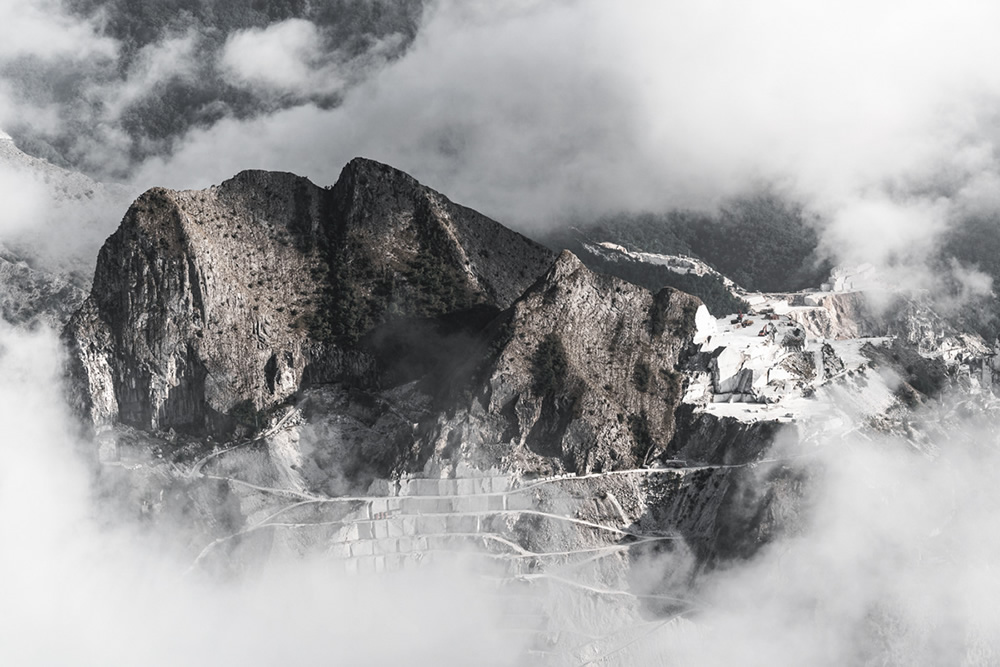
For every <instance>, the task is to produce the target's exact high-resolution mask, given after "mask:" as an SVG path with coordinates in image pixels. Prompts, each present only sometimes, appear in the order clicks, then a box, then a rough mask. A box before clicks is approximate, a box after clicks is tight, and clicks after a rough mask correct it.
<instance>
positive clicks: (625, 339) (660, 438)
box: [433, 251, 701, 474]
mask: <svg viewBox="0 0 1000 667" xmlns="http://www.w3.org/2000/svg"><path fill="white" fill-rule="evenodd" d="M700 305H701V302H700V301H699V300H698V299H696V298H695V297H692V296H690V295H687V294H684V293H683V292H680V291H677V290H673V289H669V288H667V289H664V290H663V291H661V292H660V293H658V294H656V295H653V294H650V293H649V292H648V291H646V290H644V289H642V288H639V287H635V286H634V285H630V284H628V283H626V282H624V281H622V280H619V279H617V278H613V277H611V276H603V275H598V274H595V273H593V272H592V271H590V270H589V269H587V268H586V267H585V266H584V265H583V264H582V263H581V262H580V261H579V260H578V259H577V258H576V257H575V256H574V255H572V254H571V253H569V252H568V251H564V252H563V253H562V255H560V257H559V259H558V260H557V261H556V263H555V264H554V265H553V267H552V268H551V269H550V270H549V272H548V273H547V274H546V275H545V276H544V277H543V278H542V279H541V280H539V281H538V282H537V283H535V284H534V285H533V286H532V287H531V288H530V289H529V290H528V291H527V292H525V294H524V296H522V297H521V298H520V299H518V300H517V301H516V302H515V303H514V305H513V306H512V307H511V308H510V310H509V311H507V312H506V313H504V315H503V316H501V318H499V319H498V320H497V321H496V322H495V323H494V332H493V335H492V337H491V339H490V341H489V344H488V347H489V349H490V350H491V354H490V356H489V357H488V358H487V361H486V362H485V364H484V365H483V366H482V367H481V368H480V369H479V371H478V373H477V377H476V379H475V381H474V382H473V389H472V392H471V393H472V397H471V399H470V400H469V403H468V407H466V408H463V409H462V410H460V411H458V412H456V413H455V415H454V416H453V417H451V418H450V419H447V420H445V421H444V422H443V423H441V424H440V425H439V427H438V429H437V432H436V439H435V441H434V443H433V445H434V450H435V453H436V455H437V456H438V457H439V458H440V459H441V460H442V461H449V460H451V461H457V460H461V459H463V458H464V457H466V456H471V457H473V458H474V459H476V458H477V457H478V460H476V465H478V466H485V467H489V465H494V466H499V467H501V468H504V469H507V470H516V471H530V472H533V473H550V474H552V473H563V472H576V473H580V474H585V473H589V472H601V471H607V470H615V469H623V468H634V467H638V466H641V465H643V464H645V463H650V462H652V461H654V460H655V459H656V458H657V457H658V456H659V455H660V454H662V452H663V450H664V449H665V447H666V445H667V443H668V442H670V440H671V438H672V436H673V432H674V411H675V409H676V407H677V405H678V404H679V402H680V398H681V394H682V391H681V389H682V387H681V382H682V378H681V376H680V375H679V374H678V373H677V372H676V366H677V363H678V359H679V357H680V356H681V354H682V353H683V352H684V350H685V349H686V348H687V347H688V345H689V344H690V343H691V341H692V339H693V337H694V335H695V332H696V326H695V314H696V313H697V311H698V308H699V306H700ZM456 443H462V444H461V445H460V446H457V445H456ZM458 450H460V451H458ZM484 459H485V460H484Z"/></svg>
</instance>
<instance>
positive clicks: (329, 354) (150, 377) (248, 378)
mask: <svg viewBox="0 0 1000 667" xmlns="http://www.w3.org/2000/svg"><path fill="white" fill-rule="evenodd" d="M550 258H551V256H550V254H549V253H548V251H546V250H545V249H544V248H542V247H541V246H539V245H537V244H535V243H533V242H531V241H529V240H528V239H525V238H524V237H521V236H519V235H517V234H515V233H514V232H510V231H508V230H506V229H504V228H503V227H501V226H500V225H498V224H497V223H495V222H493V221H492V220H489V219H488V218H485V217H484V216H481V215H479V214H478V213H475V212H474V211H470V210H468V209H465V208H462V207H460V206H457V205H454V204H452V203H451V202H449V201H448V200H447V199H446V198H444V197H443V196H441V195H439V194H438V193H435V192H434V191H432V190H430V189H428V188H425V187H423V186H421V185H420V184H419V183H417V182H416V181H415V180H413V179H412V178H410V177H409V176H407V175H405V174H403V173H402V172H399V171H396V170H394V169H392V168H390V167H386V166H385V165H380V164H377V163H374V162H371V161H367V160H355V161H353V162H351V163H350V164H349V165H347V167H345V169H344V171H343V173H342V174H341V177H340V179H339V180H338V182H337V184H336V185H334V186H333V187H332V188H329V189H326V188H320V187H317V186H315V185H313V184H312V183H310V182H309V181H307V180H306V179H303V178H300V177H297V176H293V175H291V174H279V173H265V172H243V173H241V174H239V175H237V176H236V177H234V178H233V179H231V180H229V181H226V182H225V183H223V184H222V185H220V186H218V187H216V188H211V189H210V190H208V191H201V192H172V191H168V190H163V189H154V190H151V191H149V192H147V193H145V194H144V195H143V196H141V197H140V198H139V199H137V200H136V202H135V203H134V204H133V205H132V207H131V208H130V209H129V211H128V213H127V214H126V215H125V218H124V220H123V222H122V225H121V227H120V228H119V229H118V231H117V232H115V234H113V235H112V236H111V238H109V239H108V241H107V243H105V245H104V247H103V248H102V249H101V252H100V255H99V257H98V264H97V270H96V272H95V275H94V284H93V288H92V291H91V294H90V296H89V297H88V299H87V301H86V302H85V303H84V305H83V307H82V309H81V310H80V311H79V313H77V315H76V316H74V318H73V319H72V320H71V321H70V323H69V326H68V327H67V329H66V337H67V340H68V341H69V342H70V345H71V349H72V350H73V353H72V358H73V376H74V379H75V380H76V382H77V383H78V384H79V386H80V387H84V388H85V390H84V391H83V392H82V394H81V395H82V404H81V405H82V409H83V411H84V412H85V413H86V414H87V416H88V417H89V418H90V419H91V420H92V421H93V422H94V423H95V424H104V423H116V422H121V423H124V424H129V425H133V426H137V427H140V428H144V429H153V430H157V429H159V430H167V429H171V428H175V429H178V430H186V431H189V432H192V433H198V434H210V435H215V436H220V435H226V434H230V433H232V431H233V429H234V428H235V427H236V426H238V425H239V424H238V422H239V420H240V419H241V418H246V415H247V414H251V413H252V414H256V413H257V412H258V411H261V410H268V409H271V408H273V407H275V406H277V405H278V404H280V403H281V402H282V401H284V400H285V399H287V398H289V397H290V396H292V395H293V394H294V393H295V392H296V391H298V390H299V389H300V388H301V387H302V386H303V385H305V384H317V383H327V382H332V381H337V380H343V379H350V380H351V381H352V382H355V383H358V384H360V385H363V386H372V385H377V384H378V383H379V381H380V378H381V377H383V376H385V375H386V374H392V373H393V372H396V373H404V374H405V372H406V371H405V370H401V369H403V367H405V366H406V365H407V364H408V363H409V362H412V363H414V364H418V365H419V364H420V363H424V361H425V359H424V356H425V355H426V354H427V351H426V350H424V349H421V348H420V344H422V343H423V341H419V342H410V341H408V340H407V339H406V336H405V332H406V331H408V330H410V329H411V327H412V326H414V321H416V323H417V324H426V323H431V322H433V323H436V322H438V321H439V320H442V319H444V318H448V324H449V326H452V327H454V328H456V329H457V330H461V328H462V327H465V326H474V325H476V324H478V323H480V321H481V320H482V318H484V317H489V316H491V315H493V314H495V313H496V312H499V310H500V309H502V308H504V307H506V306H508V305H509V304H510V302H511V301H513V300H514V298H515V297H516V296H517V295H518V294H519V293H520V292H521V291H522V290H523V289H524V288H526V287H527V286H528V285H529V284H530V283H531V282H532V281H533V280H534V279H535V277H536V275H537V274H538V273H540V272H541V271H542V270H543V269H544V267H545V266H546V265H547V264H548V262H549V261H550ZM248 411H249V412H248ZM241 415H242V417H241Z"/></svg>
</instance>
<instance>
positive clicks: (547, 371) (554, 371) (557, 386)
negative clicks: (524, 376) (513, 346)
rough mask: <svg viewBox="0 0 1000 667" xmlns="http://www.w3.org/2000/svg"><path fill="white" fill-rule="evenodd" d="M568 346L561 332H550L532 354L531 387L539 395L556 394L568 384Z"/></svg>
mask: <svg viewBox="0 0 1000 667" xmlns="http://www.w3.org/2000/svg"><path fill="white" fill-rule="evenodd" d="M566 369H567V363H566V348H564V347H563V344H562V341H561V340H560V339H559V334H557V333H554V332H552V333H548V334H546V335H545V338H543V339H542V341H541V342H540V343H539V344H538V347H537V348H536V349H535V353H534V354H533V355H532V356H531V389H532V391H534V392H535V394H536V395H538V396H546V397H547V396H556V395H558V394H560V393H562V391H563V389H564V388H565V386H566Z"/></svg>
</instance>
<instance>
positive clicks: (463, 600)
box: [0, 326, 520, 665]
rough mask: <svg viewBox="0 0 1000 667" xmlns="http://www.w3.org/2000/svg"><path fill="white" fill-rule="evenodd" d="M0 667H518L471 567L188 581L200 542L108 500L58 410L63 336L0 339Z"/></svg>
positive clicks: (293, 569) (324, 569)
mask: <svg viewBox="0 0 1000 667" xmlns="http://www.w3.org/2000/svg"><path fill="white" fill-rule="evenodd" d="M0 349H2V352H0V376H2V377H3V378H4V382H3V384H2V385H0V420H2V423H3V424H4V437H3V440H2V445H0V446H2V457H3V466H0V523H2V526H0V530H2V532H3V535H4V541H3V548H2V549H0V591H2V592H3V594H2V595H0V661H2V662H3V663H4V664H10V665H26V664H33V665H37V664H78V665H135V664H143V665H178V664H185V665H210V664H220V663H224V664H236V663H238V664H246V665H274V664H276V663H289V662H298V663H310V664H311V663H315V662H322V663H324V664H345V665H350V664H372V665H382V664H423V665H430V664H454V665H459V664H463V665H464V664H469V663H470V661H471V662H473V663H475V664H489V665H512V664H515V663H516V661H515V656H516V655H517V651H518V650H519V649H520V647H519V645H518V642H517V641H516V638H514V639H512V638H511V637H510V636H508V635H504V634H501V633H500V632H499V631H498V630H496V628H497V625H498V623H497V616H496V614H497V613H498V611H497V610H496V609H494V608H493V607H492V605H493V603H492V602H491V600H493V599H494V598H492V597H491V592H492V589H491V588H490V585H489V584H488V583H487V582H485V581H484V580H482V579H481V578H476V577H474V576H473V574H472V571H471V570H469V571H468V572H467V571H465V570H464V569H462V568H458V569H455V568H452V569H449V570H447V571H445V570H443V569H435V568H433V567H431V568H424V569H421V570H420V571H419V574H414V573H406V572H400V573H395V574H391V575H384V576H381V577H350V578H348V577H347V576H346V575H344V574H343V573H342V570H341V574H339V575H338V574H337V572H338V570H337V568H336V567H334V566H333V565H334V564H331V562H330V561H329V560H322V559H320V558H318V557H317V558H315V559H309V558H305V559H294V558H287V559H272V560H271V561H270V562H268V563H267V564H266V566H264V567H262V568H260V569H258V570H257V571H255V572H253V573H251V574H248V575H246V576H243V577H240V578H237V579H226V578H222V579H220V578H218V577H214V576H210V575H209V574H207V573H205V572H203V571H199V570H198V569H195V570H194V571H193V572H192V571H190V566H191V564H192V562H193V560H194V556H193V555H192V554H190V553H186V552H185V550H184V549H183V548H181V545H183V544H184V543H185V542H187V541H188V539H189V538H190V537H191V535H187V534H185V533H184V532H182V530H181V528H176V527H175V528H173V529H172V531H173V532H172V533H168V534H163V533H162V532H160V531H155V530H154V531H150V530H149V529H148V528H147V529H140V526H139V525H138V524H137V523H136V522H135V521H134V520H133V521H127V520H123V519H122V518H121V517H117V518H116V519H115V520H109V517H112V516H114V514H113V509H114V506H107V505H105V504H104V503H103V502H102V501H100V500H99V497H100V493H99V491H100V489H99V487H98V486H96V484H97V479H98V478H97V477H96V476H95V469H94V458H93V457H94V453H95V452H96V445H95V444H94V443H88V442H81V441H79V440H78V439H77V437H76V435H75V434H76V433H77V432H78V428H77V426H76V425H75V423H74V421H73V420H72V419H71V418H70V417H69V415H68V413H67V410H66V408H65V407H64V404H63V402H62V393H61V391H62V390H61V387H60V379H61V375H62V371H61V363H62V358H61V351H60V346H59V343H58V340H57V338H56V336H55V334H54V333H53V332H51V331H47V330H40V331H38V332H35V333H23V332H18V331H14V330H12V329H10V328H9V327H7V326H3V327H2V328H0Z"/></svg>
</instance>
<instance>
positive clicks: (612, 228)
mask: <svg viewBox="0 0 1000 667" xmlns="http://www.w3.org/2000/svg"><path fill="white" fill-rule="evenodd" d="M813 222H814V221H813V220H812V219H811V218H810V217H809V216H808V215H807V214H806V212H805V211H804V210H803V209H802V207H801V206H798V205H796V204H794V203H791V202H789V201H787V200H785V199H783V198H782V197H780V196H779V195H777V194H775V193H773V192H768V191H765V192H762V193H758V194H755V195H752V196H747V197H742V198H738V199H734V200H731V201H730V202H728V203H727V204H726V205H724V206H722V207H721V208H720V210H719V212H718V213H715V214H708V213H698V212H693V211H671V212H669V213H662V214H652V213H647V214H641V215H629V214H622V215H617V216H612V217H608V218H604V219H601V220H598V221H596V222H593V223H589V224H582V225H577V233H569V232H560V233H556V234H554V235H552V236H550V237H549V238H548V239H547V240H546V242H547V243H549V245H551V246H553V247H568V248H569V249H570V250H573V251H574V252H576V253H577V254H578V255H579V256H580V258H581V259H582V260H583V261H584V262H585V263H587V264H588V266H591V268H594V269H596V270H598V271H602V272H604V273H611V274H613V275H617V276H619V277H621V278H623V279H625V280H628V281H629V282H632V283H635V284H637V285H641V286H643V287H646V288H647V289H651V290H653V291H656V290H658V289H660V288H661V287H664V286H670V287H675V288H677V289H680V290H683V291H685V292H687V293H689V294H693V295H695V296H697V297H699V298H700V299H701V300H702V301H703V302H705V305H706V306H708V309H709V310H710V311H712V312H713V313H714V314H716V315H723V314H727V313H731V312H737V311H738V310H741V309H743V310H745V309H746V308H745V306H746V304H745V303H741V302H739V300H737V299H735V298H734V297H732V296H731V295H730V294H729V292H728V290H726V288H725V286H724V285H723V284H722V282H721V281H720V280H718V279H717V278H714V277H711V276H692V275H682V274H677V273H674V272H672V271H669V270H667V269H666V268H665V267H659V266H650V265H647V264H641V263H638V262H611V261H607V260H602V259H600V258H596V257H594V256H593V255H591V254H590V253H588V252H586V251H585V250H584V249H583V247H582V243H583V242H584V241H610V242H613V243H617V244H619V245H623V246H625V247H627V248H629V249H631V250H639V251H644V252H652V253H659V254H672V255H690V256H692V257H697V258H699V259H701V260H702V261H704V262H705V263H707V264H708V265H709V266H711V267H713V268H714V269H716V270H717V271H719V272H720V273H722V274H723V275H725V276H727V277H729V278H731V279H732V280H734V281H735V282H736V283H737V284H739V285H740V286H742V287H745V288H747V289H750V290H760V291H765V292H783V291H797V290H800V289H803V288H806V287H814V286H817V285H819V284H820V283H821V282H822V281H823V280H824V279H825V278H826V277H827V275H828V274H829V272H830V269H831V268H832V266H831V265H830V263H829V262H825V261H819V259H818V254H817V247H818V245H819V237H818V235H817V233H816V230H815V228H814V224H813Z"/></svg>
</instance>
